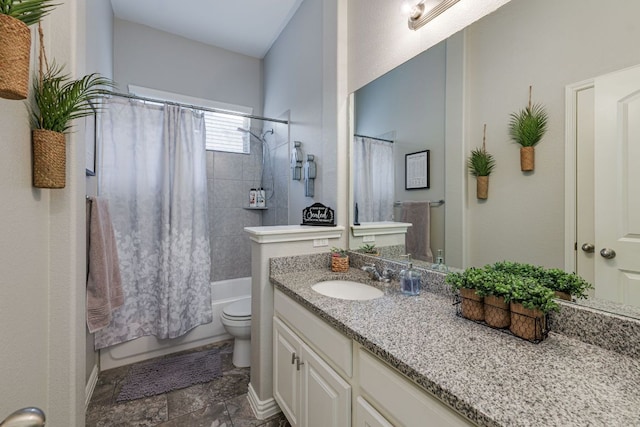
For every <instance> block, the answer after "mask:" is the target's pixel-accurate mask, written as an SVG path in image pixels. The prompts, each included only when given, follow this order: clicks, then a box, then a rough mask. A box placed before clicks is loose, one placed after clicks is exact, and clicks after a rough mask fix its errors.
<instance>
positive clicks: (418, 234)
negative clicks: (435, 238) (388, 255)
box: [401, 202, 433, 262]
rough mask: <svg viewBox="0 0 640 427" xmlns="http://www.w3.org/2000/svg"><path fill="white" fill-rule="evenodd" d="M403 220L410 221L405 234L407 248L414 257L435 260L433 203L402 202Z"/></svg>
mask: <svg viewBox="0 0 640 427" xmlns="http://www.w3.org/2000/svg"><path fill="white" fill-rule="evenodd" d="M401 217H402V222H410V223H411V224H412V226H411V227H409V229H408V230H407V234H406V236H405V250H406V252H407V253H408V254H411V256H412V257H413V258H414V259H419V260H422V261H427V262H433V253H432V252H431V203H430V202H402V212H401Z"/></svg>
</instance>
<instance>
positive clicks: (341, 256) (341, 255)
mask: <svg viewBox="0 0 640 427" xmlns="http://www.w3.org/2000/svg"><path fill="white" fill-rule="evenodd" d="M330 250H331V271H335V272H338V273H344V272H346V271H348V270H349V255H348V253H347V250H346V249H341V248H337V247H335V246H334V247H332V248H331V249H330Z"/></svg>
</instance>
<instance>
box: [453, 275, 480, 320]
mask: <svg viewBox="0 0 640 427" xmlns="http://www.w3.org/2000/svg"><path fill="white" fill-rule="evenodd" d="M482 275H483V272H482V271H480V269H477V268H475V267H471V268H467V269H466V270H464V271H462V272H451V273H448V274H447V276H446V277H445V282H446V283H447V284H448V285H449V286H451V289H452V290H454V291H456V292H458V293H459V294H460V300H461V301H460V313H461V314H462V317H465V318H467V319H470V320H484V297H483V296H481V295H479V294H478V293H477V291H476V289H475V287H474V286H475V283H478V282H479V281H480V280H481V277H482Z"/></svg>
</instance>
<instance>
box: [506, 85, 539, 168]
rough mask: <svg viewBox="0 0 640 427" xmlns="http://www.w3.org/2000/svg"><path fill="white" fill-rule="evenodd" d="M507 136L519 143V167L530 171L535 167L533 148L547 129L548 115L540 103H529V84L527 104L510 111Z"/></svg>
mask: <svg viewBox="0 0 640 427" xmlns="http://www.w3.org/2000/svg"><path fill="white" fill-rule="evenodd" d="M510 118H511V119H510V121H509V136H510V137H511V139H512V140H513V141H514V142H516V143H517V144H520V169H521V170H522V171H532V170H533V169H534V168H535V149H534V147H535V146H536V145H537V144H538V143H539V142H540V140H541V139H542V137H543V136H544V134H545V133H546V131H547V121H548V116H547V112H546V111H545V108H544V107H543V106H542V105H540V104H533V105H532V104H531V86H529V105H528V106H527V107H526V108H524V109H522V110H520V111H518V112H516V113H511V116H510Z"/></svg>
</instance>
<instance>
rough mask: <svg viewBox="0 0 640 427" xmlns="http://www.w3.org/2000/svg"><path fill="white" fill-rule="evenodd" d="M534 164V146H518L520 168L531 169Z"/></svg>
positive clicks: (524, 170) (525, 170)
mask: <svg viewBox="0 0 640 427" xmlns="http://www.w3.org/2000/svg"><path fill="white" fill-rule="evenodd" d="M535 166H536V151H535V148H534V147H520V170H521V171H523V172H529V171H532V170H533V169H534V168H535Z"/></svg>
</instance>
